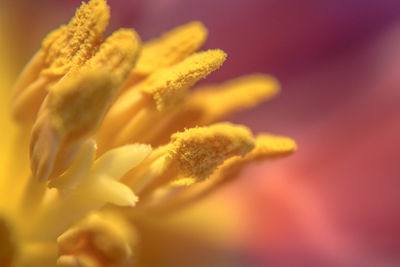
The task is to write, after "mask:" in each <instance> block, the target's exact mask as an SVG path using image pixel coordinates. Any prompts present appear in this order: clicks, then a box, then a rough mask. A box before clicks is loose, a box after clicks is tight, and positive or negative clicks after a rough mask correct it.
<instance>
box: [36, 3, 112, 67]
mask: <svg viewBox="0 0 400 267" xmlns="http://www.w3.org/2000/svg"><path fill="white" fill-rule="evenodd" d="M109 18H110V11H109V7H108V6H107V4H106V1H104V0H91V1H89V2H88V3H82V6H81V7H80V8H79V9H78V10H77V12H76V14H75V16H74V17H73V18H72V19H71V21H70V22H69V23H68V25H67V26H62V27H61V28H59V29H58V30H56V31H54V32H52V33H51V34H50V35H49V36H48V37H47V38H46V39H45V40H44V41H43V44H42V51H43V53H44V62H45V64H46V65H47V66H48V67H47V68H46V69H44V70H43V72H44V73H45V74H48V75H64V74H66V73H67V72H68V70H69V69H70V68H71V67H72V66H81V65H83V64H84V63H85V62H86V61H87V60H88V59H89V58H91V57H92V56H93V55H94V54H95V53H96V52H97V49H98V47H99V46H100V44H101V42H102V39H103V32H104V31H105V29H106V27H107V24H108V21H109Z"/></svg>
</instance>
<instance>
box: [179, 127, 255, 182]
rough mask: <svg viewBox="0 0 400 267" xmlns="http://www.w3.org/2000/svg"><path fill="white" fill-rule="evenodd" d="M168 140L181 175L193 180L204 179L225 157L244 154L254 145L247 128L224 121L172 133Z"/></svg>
mask: <svg viewBox="0 0 400 267" xmlns="http://www.w3.org/2000/svg"><path fill="white" fill-rule="evenodd" d="M171 143H172V149H171V155H172V157H174V158H176V159H177V162H178V168H179V169H180V172H181V173H182V174H183V176H184V178H186V177H190V178H195V179H196V180H204V179H205V178H207V177H208V176H209V175H210V174H212V173H213V171H214V170H215V169H216V168H217V167H218V166H219V165H220V164H222V163H223V162H224V161H225V160H226V159H228V158H230V157H233V156H244V155H246V153H248V152H249V151H250V150H251V149H253V147H254V139H253V137H252V134H251V132H250V130H249V129H247V128H246V127H243V126H234V125H231V124H228V123H221V124H215V125H212V126H210V127H197V128H192V129H188V130H185V131H184V132H181V133H176V134H174V135H172V137H171Z"/></svg>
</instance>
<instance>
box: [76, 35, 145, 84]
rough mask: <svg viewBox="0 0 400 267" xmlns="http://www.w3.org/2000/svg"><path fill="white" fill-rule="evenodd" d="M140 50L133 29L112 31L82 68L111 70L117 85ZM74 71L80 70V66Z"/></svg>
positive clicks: (138, 39)
mask: <svg viewBox="0 0 400 267" xmlns="http://www.w3.org/2000/svg"><path fill="white" fill-rule="evenodd" d="M139 51H140V38H139V36H138V35H137V33H136V32H135V31H133V30H128V29H121V30H118V31H116V32H114V33H113V34H112V35H111V36H110V37H108V38H107V39H106V40H105V41H104V42H103V43H102V44H101V46H100V48H99V50H98V52H97V53H96V55H94V56H93V57H92V58H91V59H89V60H88V61H87V62H86V63H85V66H84V67H83V68H82V69H94V70H101V71H104V72H112V74H113V76H114V77H115V79H116V82H117V85H116V86H117V87H119V86H120V85H121V84H122V82H123V81H125V79H126V78H127V75H128V74H129V73H130V72H131V70H132V68H133V67H134V65H135V63H136V59H137V57H138V55H139ZM75 71H80V68H78V69H76V70H75Z"/></svg>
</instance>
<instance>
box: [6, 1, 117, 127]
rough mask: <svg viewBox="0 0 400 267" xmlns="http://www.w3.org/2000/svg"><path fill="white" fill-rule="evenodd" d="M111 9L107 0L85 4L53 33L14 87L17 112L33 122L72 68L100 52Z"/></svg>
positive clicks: (16, 114) (24, 119)
mask: <svg viewBox="0 0 400 267" xmlns="http://www.w3.org/2000/svg"><path fill="white" fill-rule="evenodd" d="M109 16H110V15H109V8H108V6H107V4H106V2H105V1H104V0H91V1H89V2H88V3H87V4H86V3H83V4H82V6H81V7H80V8H79V9H78V10H77V12H76V14H75V16H74V17H73V18H72V19H71V20H70V22H69V23H68V25H64V26H61V27H60V28H58V29H57V30H55V31H53V32H51V33H50V34H49V35H48V36H47V37H46V38H45V39H44V41H43V43H42V47H41V49H40V50H39V51H38V52H37V53H36V55H35V56H34V57H33V58H32V60H31V61H30V62H29V63H28V65H27V66H26V67H25V68H24V71H23V72H22V73H21V75H20V77H19V78H18V80H17V82H16V84H15V88H14V92H15V93H14V99H13V115H14V118H16V119H17V120H18V121H24V122H28V123H33V122H34V120H35V118H36V115H37V112H38V110H39V108H40V106H41V104H42V101H43V99H44V98H45V96H46V94H47V87H48V86H50V85H51V84H54V83H55V82H57V81H58V80H59V79H60V78H62V77H63V76H64V75H65V74H67V73H68V71H70V69H71V68H72V67H74V68H75V69H76V68H79V67H81V66H82V65H83V64H84V63H85V62H86V61H87V60H88V59H89V58H91V57H92V56H93V55H95V54H96V52H97V51H98V49H99V46H100V44H101V42H102V38H103V36H102V34H103V32H104V30H105V28H106V26H107V24H108V20H109Z"/></svg>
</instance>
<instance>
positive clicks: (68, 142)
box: [30, 72, 116, 181]
mask: <svg viewBox="0 0 400 267" xmlns="http://www.w3.org/2000/svg"><path fill="white" fill-rule="evenodd" d="M115 95H116V89H115V87H114V86H113V78H112V77H111V76H110V75H109V74H107V73H104V72H83V73H81V74H80V75H79V76H70V77H66V78H65V79H64V80H62V81H61V82H59V83H57V84H56V85H55V86H53V87H52V88H50V92H49V95H48V97H47V98H46V101H45V103H44V104H43V106H42V108H41V110H40V112H39V115H38V119H37V121H36V123H35V125H34V126H33V130H32V137H31V141H30V147H31V168H32V172H33V174H34V176H35V177H36V178H38V179H39V180H41V181H44V180H47V178H48V177H49V176H50V174H51V173H52V172H53V171H57V172H60V171H62V170H63V169H65V168H66V167H67V165H68V164H69V163H70V162H71V161H72V159H73V155H74V153H76V152H77V151H78V148H79V147H80V145H81V142H82V141H83V140H84V138H86V137H88V136H90V135H91V134H93V133H94V131H95V130H96V129H97V127H98V125H99V123H100V122H101V119H102V118H103V116H104V114H105V112H106V111H107V109H108V107H109V105H110V104H111V102H112V99H114V98H115ZM60 151H61V152H63V153H59V152H60ZM54 168H55V169H54Z"/></svg>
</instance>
